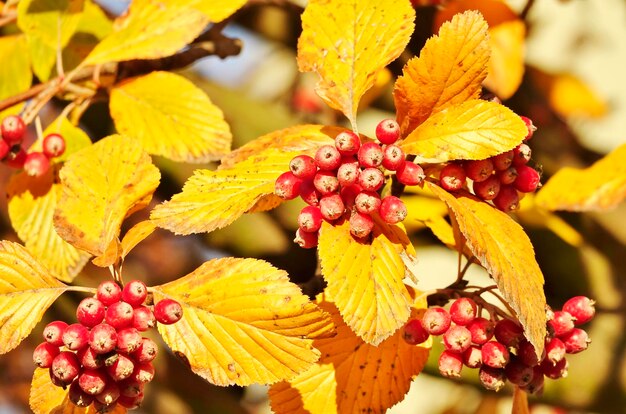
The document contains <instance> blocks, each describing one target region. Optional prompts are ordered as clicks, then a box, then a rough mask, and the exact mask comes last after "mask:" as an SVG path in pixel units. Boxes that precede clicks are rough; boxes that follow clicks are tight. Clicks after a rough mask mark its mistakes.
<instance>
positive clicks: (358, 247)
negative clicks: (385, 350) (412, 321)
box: [318, 220, 413, 345]
mask: <svg viewBox="0 0 626 414" xmlns="http://www.w3.org/2000/svg"><path fill="white" fill-rule="evenodd" d="M407 250H408V251H409V252H411V253H413V252H412V246H411V243H410V241H409V239H408V237H407V235H406V233H405V232H404V229H403V228H401V227H399V226H393V225H388V224H386V223H383V222H382V221H381V220H377V221H376V225H375V227H374V231H373V238H372V239H371V241H370V240H359V239H355V238H354V237H352V235H351V234H350V225H349V223H348V221H347V220H342V221H340V222H339V223H336V224H330V223H328V222H323V224H322V228H321V230H320V236H319V245H318V252H319V257H320V263H321V266H322V275H323V276H324V280H325V281H326V282H327V283H328V287H327V288H326V293H327V294H328V297H329V299H330V300H333V301H334V302H335V304H336V305H337V307H338V308H339V311H340V312H341V315H342V316H343V318H344V320H345V321H346V323H347V324H348V326H350V328H352V330H353V331H354V332H355V333H356V334H357V335H358V336H360V337H361V338H363V340H364V341H365V342H367V343H370V344H372V345H378V344H379V343H380V342H381V341H383V340H384V339H385V338H388V337H389V336H391V335H392V334H393V333H394V332H395V331H396V330H398V328H400V327H401V326H402V325H403V324H404V323H405V322H406V321H407V319H408V317H409V314H410V308H409V306H410V297H409V292H408V291H407V289H406V287H405V286H404V283H403V282H402V279H404V277H405V265H404V262H403V260H402V256H401V255H402V254H403V253H405V252H406V251H407Z"/></svg>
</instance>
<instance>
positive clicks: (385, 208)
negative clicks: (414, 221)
mask: <svg viewBox="0 0 626 414" xmlns="http://www.w3.org/2000/svg"><path fill="white" fill-rule="evenodd" d="M407 214H408V212H407V209H406V206H405V205H404V203H403V202H402V200H400V199H399V198H398V197H395V196H387V197H385V198H383V200H382V202H381V204H380V217H381V218H382V219H383V220H384V221H385V223H388V224H396V223H399V222H401V221H403V220H404V219H405V218H406V216H407Z"/></svg>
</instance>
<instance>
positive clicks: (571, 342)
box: [561, 328, 591, 354]
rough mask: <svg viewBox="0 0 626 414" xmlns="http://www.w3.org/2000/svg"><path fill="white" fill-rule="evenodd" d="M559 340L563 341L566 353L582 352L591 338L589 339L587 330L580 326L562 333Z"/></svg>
mask: <svg viewBox="0 0 626 414" xmlns="http://www.w3.org/2000/svg"><path fill="white" fill-rule="evenodd" d="M561 340H562V341H563V345H564V346H565V351H566V352H567V353H568V354H577V353H579V352H582V351H584V350H585V349H587V347H588V346H589V344H590V343H591V339H589V335H587V331H585V330H584V329H580V328H574V329H572V330H571V331H569V332H568V333H566V334H564V335H563V336H561Z"/></svg>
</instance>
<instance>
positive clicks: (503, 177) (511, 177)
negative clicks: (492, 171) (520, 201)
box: [496, 167, 517, 185]
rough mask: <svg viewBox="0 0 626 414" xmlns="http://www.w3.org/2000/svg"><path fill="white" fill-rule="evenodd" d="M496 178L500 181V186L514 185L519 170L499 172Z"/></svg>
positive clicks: (510, 168)
mask: <svg viewBox="0 0 626 414" xmlns="http://www.w3.org/2000/svg"><path fill="white" fill-rule="evenodd" d="M496 177H498V179H499V180H500V184H505V185H508V184H513V183H514V182H515V180H517V169H516V168H515V167H509V168H507V169H506V170H502V171H498V172H497V174H496Z"/></svg>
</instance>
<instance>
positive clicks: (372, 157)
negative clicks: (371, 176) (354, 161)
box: [357, 142, 383, 168]
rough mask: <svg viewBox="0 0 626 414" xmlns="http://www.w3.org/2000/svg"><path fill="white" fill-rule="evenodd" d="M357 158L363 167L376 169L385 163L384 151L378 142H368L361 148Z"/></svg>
mask: <svg viewBox="0 0 626 414" xmlns="http://www.w3.org/2000/svg"><path fill="white" fill-rule="evenodd" d="M357 157H358V159H359V164H361V166H362V167H365V168H376V167H379V166H380V165H381V164H382V163H383V149H382V148H381V147H380V145H378V144H377V143H376V142H366V143H365V144H363V145H361V148H359V152H358V154H357Z"/></svg>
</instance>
